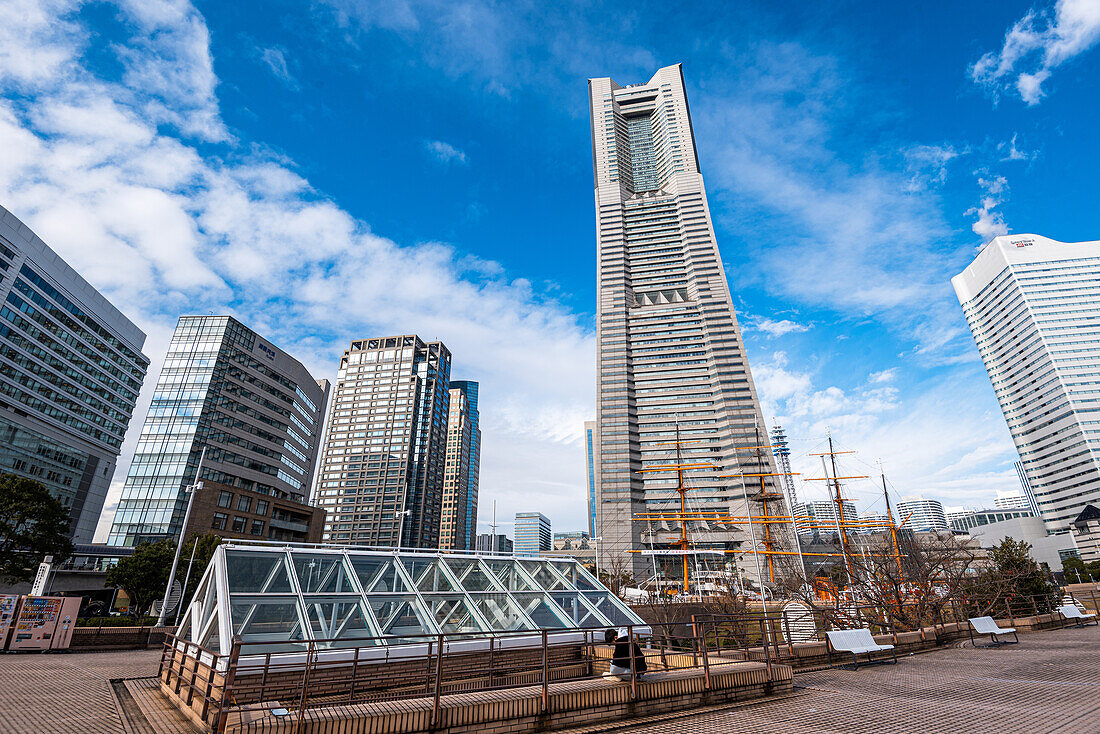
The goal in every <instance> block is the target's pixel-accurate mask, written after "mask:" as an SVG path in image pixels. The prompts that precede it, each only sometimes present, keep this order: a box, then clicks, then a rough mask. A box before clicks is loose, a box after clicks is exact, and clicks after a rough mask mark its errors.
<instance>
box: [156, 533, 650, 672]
mask: <svg viewBox="0 0 1100 734" xmlns="http://www.w3.org/2000/svg"><path fill="white" fill-rule="evenodd" d="M644 624H645V623H644V622H643V621H642V619H641V618H640V617H638V615H636V614H635V613H634V612H632V611H631V610H630V609H629V608H628V607H626V606H625V605H624V604H623V603H622V602H621V601H620V600H619V599H618V598H617V597H616V596H615V595H614V594H612V593H611V592H610V591H608V590H607V589H606V588H605V587H604V586H603V585H602V584H600V583H599V582H598V581H597V580H596V579H595V578H594V577H593V576H592V575H591V574H590V573H588V571H586V570H585V569H584V568H583V567H582V566H581V564H580V563H578V562H577V561H575V560H573V559H570V558H553V559H548V558H516V557H513V556H492V555H472V554H442V553H432V552H418V551H412V550H407V549H401V550H393V551H385V550H369V549H362V548H355V547H351V548H348V547H325V546H309V545H265V544H260V543H256V544H253V543H244V542H239V541H236V542H233V543H227V544H223V545H221V546H219V547H218V548H217V550H216V551H215V552H214V557H213V559H212V560H211V562H210V565H209V566H208V567H207V569H206V573H205V574H204V575H203V577H202V580H201V581H200V583H199V587H198V589H197V591H196V592H195V597H194V599H193V600H192V601H191V605H190V607H189V609H188V611H187V614H186V615H185V616H184V618H183V620H182V621H181V624H180V627H179V630H178V632H177V635H178V637H180V638H181V639H183V640H187V641H190V642H193V643H196V644H198V645H200V646H202V647H204V648H206V649H208V650H212V651H215V652H219V653H220V654H222V655H227V654H229V651H230V648H231V646H232V640H233V637H234V635H237V636H240V638H241V640H242V641H243V642H244V643H247V645H248V652H250V653H258V652H268V651H273V652H278V651H289V650H293V649H296V648H301V647H302V646H303V644H304V643H308V642H311V641H325V642H317V643H316V644H315V646H314V647H315V649H316V648H322V647H325V648H341V647H343V648H346V647H364V646H381V647H387V646H391V645H399V644H403V643H409V642H422V641H424V638H421V637H419V636H424V635H441V634H442V635H452V636H453V635H462V636H467V635H469V634H470V633H473V634H484V635H486V636H492V635H493V633H503V632H519V631H524V630H542V629H591V628H598V627H612V626H614V627H618V626H624V625H644Z"/></svg>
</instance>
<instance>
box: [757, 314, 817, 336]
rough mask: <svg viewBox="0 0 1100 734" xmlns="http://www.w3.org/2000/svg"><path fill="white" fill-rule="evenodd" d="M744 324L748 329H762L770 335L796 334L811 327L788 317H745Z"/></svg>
mask: <svg viewBox="0 0 1100 734" xmlns="http://www.w3.org/2000/svg"><path fill="white" fill-rule="evenodd" d="M745 325H746V327H747V328H749V329H750V330H754V331H762V332H764V333H765V334H767V335H768V336H770V337H777V336H783V335H785V334H798V333H801V332H805V331H809V330H810V328H811V327H810V325H809V324H800V323H798V322H797V321H791V320H790V319H769V318H766V317H763V316H759V317H756V318H752V317H750V318H746V319H745Z"/></svg>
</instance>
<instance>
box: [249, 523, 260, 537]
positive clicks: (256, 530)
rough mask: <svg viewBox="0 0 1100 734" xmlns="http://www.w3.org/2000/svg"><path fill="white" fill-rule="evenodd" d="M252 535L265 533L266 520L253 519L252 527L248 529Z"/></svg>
mask: <svg viewBox="0 0 1100 734" xmlns="http://www.w3.org/2000/svg"><path fill="white" fill-rule="evenodd" d="M248 532H249V534H251V535H263V534H264V521H263V520H253V521H252V528H251V529H250V530H249V531H248Z"/></svg>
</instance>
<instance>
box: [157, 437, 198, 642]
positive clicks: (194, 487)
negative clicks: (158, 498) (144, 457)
mask: <svg viewBox="0 0 1100 734" xmlns="http://www.w3.org/2000/svg"><path fill="white" fill-rule="evenodd" d="M205 458H206V447H205V446H203V447H202V453H201V454H200V455H199V468H198V469H197V470H196V471H195V483H194V484H191V485H188V487H187V511H186V512H184V513H183V527H181V528H180V538H179V541H177V543H176V555H175V556H174V557H173V558H172V570H171V571H169V572H168V584H167V585H166V586H165V587H164V600H163V601H162V602H161V603H160V614H158V615H157V624H156V626H157V627H163V626H164V617H165V615H166V614H167V613H168V597H169V596H171V595H172V582H173V581H175V580H176V567H177V566H179V563H180V552H181V551H182V550H183V537H184V535H186V534H187V521H188V520H190V519H191V504H192V503H193V502H194V501H195V492H197V491H199V490H200V489H202V480H200V479H199V477H201V476H202V462H203V460H204V459H205ZM186 591H187V589H180V603H181V604H182V603H183V595H184V593H185V592H186Z"/></svg>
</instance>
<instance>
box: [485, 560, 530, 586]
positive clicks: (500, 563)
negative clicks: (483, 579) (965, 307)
mask: <svg viewBox="0 0 1100 734" xmlns="http://www.w3.org/2000/svg"><path fill="white" fill-rule="evenodd" d="M484 562H485V565H486V566H488V567H489V570H490V571H492V572H493V575H494V576H496V577H497V579H498V580H499V581H500V583H501V584H503V585H504V588H505V589H507V590H508V591H538V590H539V587H538V586H537V585H536V584H535V583H534V582H533V581H531V580H530V579H529V578H528V577H527V574H525V573H524V572H523V571H521V570H520V568H519V564H518V563H517V562H516V561H514V560H501V559H496V558H486V559H485V561H484Z"/></svg>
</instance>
